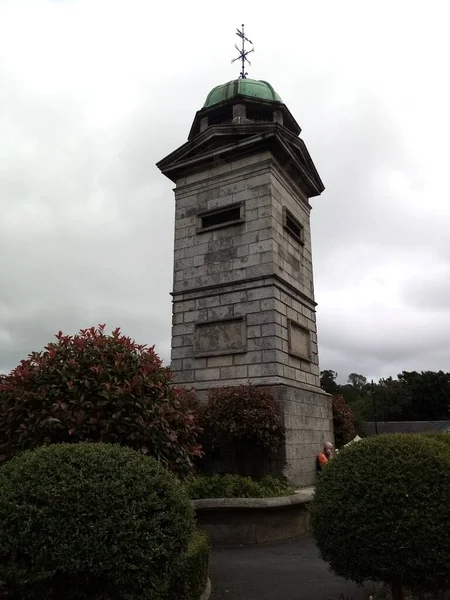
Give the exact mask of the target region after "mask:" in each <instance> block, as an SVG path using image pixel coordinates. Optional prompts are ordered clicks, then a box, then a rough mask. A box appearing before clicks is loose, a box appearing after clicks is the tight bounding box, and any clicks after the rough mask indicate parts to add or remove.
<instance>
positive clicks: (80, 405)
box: [0, 325, 201, 473]
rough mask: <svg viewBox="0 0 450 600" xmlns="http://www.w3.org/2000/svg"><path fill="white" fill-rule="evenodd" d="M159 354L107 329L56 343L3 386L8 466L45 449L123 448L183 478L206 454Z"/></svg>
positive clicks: (2, 431)
mask: <svg viewBox="0 0 450 600" xmlns="http://www.w3.org/2000/svg"><path fill="white" fill-rule="evenodd" d="M171 379H172V375H171V373H170V371H169V369H168V368H166V367H163V366H162V362H161V360H160V358H159V357H158V356H157V354H156V353H155V351H154V348H147V347H146V346H143V345H139V344H137V343H136V342H134V341H133V340H131V339H130V338H129V337H126V336H124V335H122V334H121V332H120V329H116V330H115V331H113V333H112V334H111V335H107V334H106V333H105V326H104V325H101V326H99V327H97V328H94V327H92V328H90V329H85V330H81V331H80V332H79V333H78V334H77V335H75V336H68V335H63V334H62V333H61V332H60V333H58V335H57V336H56V342H53V343H51V344H49V345H48V346H46V348H45V350H44V351H43V352H33V353H32V354H30V356H29V357H28V359H27V360H23V361H22V362H21V363H20V365H19V366H18V367H17V368H16V369H14V370H13V371H12V372H11V373H10V374H9V375H7V376H5V377H3V379H2V380H1V381H0V454H1V455H2V458H3V460H5V459H8V458H10V457H11V456H13V455H14V454H16V453H17V452H20V451H22V450H27V449H33V448H36V447H38V446H41V445H44V444H51V443H63V442H64V443H73V442H100V441H101V442H108V443H119V444H122V445H125V446H129V447H131V448H134V449H135V450H138V451H141V452H142V453H144V454H149V455H151V456H154V457H155V458H157V459H158V460H160V461H161V462H162V463H164V464H165V465H166V466H168V467H169V468H171V469H174V470H176V471H178V472H181V473H186V472H189V471H190V470H191V469H192V466H193V461H194V459H195V457H196V456H198V455H199V454H201V452H200V445H199V443H198V436H199V433H200V430H199V428H198V426H197V424H196V422H195V418H194V412H193V410H192V405H193V400H192V399H191V398H190V397H186V396H187V392H185V391H184V390H181V389H180V388H176V387H173V386H172V385H171Z"/></svg>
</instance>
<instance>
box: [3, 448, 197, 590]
mask: <svg viewBox="0 0 450 600" xmlns="http://www.w3.org/2000/svg"><path fill="white" fill-rule="evenodd" d="M0 524H1V526H0V580H1V581H4V582H5V584H6V588H7V590H8V592H9V596H8V598H9V599H10V600H19V599H20V600H32V599H33V600H41V599H42V600H44V599H45V600H116V599H117V598H120V600H167V599H168V598H171V597H172V596H170V595H168V591H169V588H170V585H171V583H172V578H173V571H174V569H175V568H177V566H178V563H179V561H180V560H181V557H182V556H184V553H185V552H186V548H187V547H188V543H189V540H190V539H191V535H192V533H193V531H194V511H193V507H192V503H191V501H190V500H189V498H188V497H187V495H186V490H185V489H184V486H183V485H181V484H180V483H179V482H178V481H177V480H176V478H175V477H174V476H173V475H171V474H170V473H169V472H168V471H167V470H166V469H164V468H163V467H162V465H161V464H160V463H158V462H157V461H156V460H154V459H152V458H150V457H145V456H142V455H141V454H139V453H137V452H136V451H134V450H131V449H127V448H122V447H119V446H113V445H109V444H102V443H95V444H88V443H80V444H61V445H60V444H56V445H51V446H47V447H41V448H39V449H37V450H34V451H32V452H25V453H24V454H22V455H20V456H17V457H16V458H13V459H12V460H11V461H10V462H9V463H7V464H6V465H4V466H3V467H2V468H1V469H0Z"/></svg>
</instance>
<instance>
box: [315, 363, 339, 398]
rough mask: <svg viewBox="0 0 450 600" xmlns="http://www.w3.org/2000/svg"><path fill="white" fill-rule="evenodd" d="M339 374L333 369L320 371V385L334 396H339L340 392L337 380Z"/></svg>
mask: <svg viewBox="0 0 450 600" xmlns="http://www.w3.org/2000/svg"><path fill="white" fill-rule="evenodd" d="M337 376H338V374H337V373H336V371H331V369H328V370H325V371H321V372H320V387H321V388H322V389H323V390H325V392H327V393H328V394H331V395H332V396H337V395H338V394H339V392H340V387H341V386H340V385H339V384H338V383H337V382H336V379H337Z"/></svg>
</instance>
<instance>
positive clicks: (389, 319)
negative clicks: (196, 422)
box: [0, 0, 450, 381]
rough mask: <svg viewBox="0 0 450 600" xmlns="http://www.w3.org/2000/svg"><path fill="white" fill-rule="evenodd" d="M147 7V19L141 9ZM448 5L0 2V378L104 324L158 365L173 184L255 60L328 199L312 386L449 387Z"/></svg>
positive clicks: (318, 250) (345, 0)
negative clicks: (198, 126) (354, 377)
mask: <svg viewBox="0 0 450 600" xmlns="http://www.w3.org/2000/svg"><path fill="white" fill-rule="evenodd" d="M153 7H154V8H153ZM446 7H447V2H446V1H445V0H431V2H429V3H425V1H424V0H422V1H420V2H419V1H416V2H414V1H412V2H411V0H409V1H406V0H395V1H392V0H386V1H382V0H378V1H377V2H374V1H369V0H367V1H364V2H361V0H340V1H339V2H336V0H320V1H318V2H310V1H308V2H306V1H296V2H293V1H292V2H289V1H288V2H285V3H281V4H280V3H278V4H276V3H275V4H274V3H273V2H269V1H268V0H258V1H255V0H246V2H245V3H244V2H242V1H239V2H238V1H235V0H230V1H228V2H226V3H214V2H211V1H210V0H208V1H204V0H191V1H190V2H184V1H182V0H172V1H168V2H150V1H149V0H59V1H56V0H54V1H50V0H0V209H1V218H0V278H1V279H0V281H1V284H0V372H7V371H8V370H9V369H11V368H12V367H14V366H15V365H16V364H17V363H18V362H19V360H20V359H21V358H25V357H26V355H27V354H28V353H29V351H31V350H39V349H41V348H42V347H43V346H44V345H45V344H46V343H47V342H48V341H50V340H51V338H52V336H53V334H54V333H55V332H57V331H58V330H59V329H62V330H63V331H64V332H65V333H75V332H76V331H77V330H78V329H79V328H81V327H87V326H90V325H95V324H97V323H103V322H106V323H107V326H108V328H110V329H112V328H114V327H116V326H120V327H121V328H122V329H123V331H124V332H125V333H127V334H128V335H131V336H132V337H135V338H136V339H137V340H138V341H139V342H141V343H148V344H155V345H156V347H157V350H158V351H159V353H160V354H161V356H162V357H163V358H164V359H165V360H167V359H168V357H169V353H170V324H171V302H170V296H169V292H170V291H171V286H172V244H173V218H174V201H173V193H172V187H173V185H172V183H171V182H170V181H168V180H166V179H165V178H164V177H163V175H161V173H160V172H159V171H158V170H157V169H156V167H155V163H156V162H157V161H158V160H160V159H161V158H163V157H165V156H166V155H167V154H168V153H169V152H171V151H172V150H175V149H176V148H177V147H178V146H180V145H181V144H182V143H183V142H184V141H186V138H187V135H188V132H189V129H190V126H191V123H192V120H193V118H194V115H195V112H196V111H197V110H198V109H200V108H201V106H202V105H203V102H204V100H205V97H206V95H207V93H208V92H209V90H210V89H211V88H212V87H213V86H215V85H217V84H220V83H223V82H225V81H228V80H229V79H233V78H235V77H236V76H237V75H238V73H239V67H238V66H236V65H233V66H232V65H231V64H230V62H231V59H232V58H233V57H234V55H235V51H234V43H235V41H236V40H237V38H236V39H234V38H235V36H234V31H235V27H236V26H239V25H240V24H241V23H242V22H244V23H246V29H247V33H248V36H249V37H250V39H252V41H253V42H254V44H255V49H256V51H255V54H254V55H253V57H252V66H251V67H250V68H249V76H250V77H252V78H255V79H266V80H268V81H270V82H271V84H272V85H273V86H274V87H275V89H276V90H277V92H278V93H279V94H280V95H281V97H282V99H283V101H284V102H285V103H286V104H287V105H288V107H289V109H290V110H291V112H292V113H293V114H294V116H295V117H296V119H297V120H298V122H299V123H300V125H301V127H302V128H303V132H302V137H303V139H304V140H305V142H306V144H307V146H308V148H309V150H310V153H311V155H312V158H313V160H314V162H315V164H316V166H317V169H318V170H319V173H320V175H321V177H322V179H323V181H324V184H325V187H326V191H325V192H324V194H323V195H322V196H321V197H319V198H316V199H314V200H313V207H314V208H313V213H312V236H313V259H314V269H315V287H316V300H317V302H318V303H319V307H318V331H319V353H320V365H321V368H322V369H333V370H336V371H338V373H339V378H340V380H341V381H342V380H345V379H346V378H347V375H348V374H349V373H350V372H358V373H362V374H364V375H366V376H367V377H369V378H370V377H374V378H378V377H383V376H388V375H396V374H397V373H398V372H400V371H401V370H404V369H405V370H413V369H416V370H425V369H432V370H438V369H443V370H447V371H450V343H449V340H450V235H449V229H450V191H449V187H448V186H449V178H448V174H447V173H448V169H449V167H448V161H449V141H448V140H449V139H450V86H449V78H448V70H449V69H448V61H449V56H450V38H449V37H448V35H447V30H448V22H449V17H450V7H447V8H446Z"/></svg>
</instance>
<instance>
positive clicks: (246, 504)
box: [193, 494, 311, 547]
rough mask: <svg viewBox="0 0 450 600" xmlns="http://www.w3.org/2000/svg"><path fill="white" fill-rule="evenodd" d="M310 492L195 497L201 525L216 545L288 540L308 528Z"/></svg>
mask: <svg viewBox="0 0 450 600" xmlns="http://www.w3.org/2000/svg"><path fill="white" fill-rule="evenodd" d="M310 502H311V495H310V494H303V495H302V494H296V495H294V496H286V497H283V498H215V499H208V500H194V501H193V504H194V508H195V512H196V516H197V523H198V526H199V527H200V528H201V529H203V530H205V531H206V532H207V533H208V536H209V538H210V540H211V543H212V545H213V546H219V547H220V546H229V545H233V546H234V545H242V546H243V545H245V546H247V545H249V544H262V543H267V542H275V541H286V540H290V539H294V538H296V537H300V536H303V535H305V534H306V533H307V532H308V530H309V514H308V505H309V503H310Z"/></svg>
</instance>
